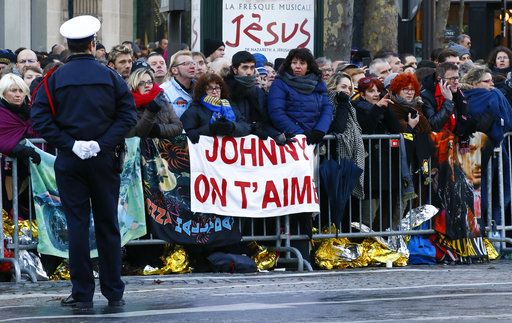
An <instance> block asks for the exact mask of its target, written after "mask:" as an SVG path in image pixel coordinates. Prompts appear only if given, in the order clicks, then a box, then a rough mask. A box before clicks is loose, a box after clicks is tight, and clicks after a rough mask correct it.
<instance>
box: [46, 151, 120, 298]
mask: <svg viewBox="0 0 512 323" xmlns="http://www.w3.org/2000/svg"><path fill="white" fill-rule="evenodd" d="M55 176H56V180H57V187H58V189H59V194H60V197H61V201H62V205H63V208H64V212H65V214H66V220H67V225H68V240H69V267H70V275H71V282H72V283H73V290H72V293H71V294H72V295H73V297H74V298H75V299H76V300H79V301H84V302H85V301H91V300H92V297H93V295H94V277H93V273H92V263H91V258H90V256H89V222H90V213H91V206H92V211H93V218H94V228H95V234H96V243H97V247H98V255H99V267H100V286H101V293H102V294H103V295H104V296H105V297H106V298H107V299H108V300H119V299H121V297H122V295H123V292H124V283H123V281H122V280H121V238H120V234H119V224H118V221H117V199H118V197H119V184H120V176H119V173H117V172H116V171H115V169H114V156H113V154H111V153H103V152H100V153H99V154H98V156H97V157H93V158H90V159H86V160H81V159H80V158H78V157H77V156H76V155H75V154H74V153H73V152H71V151H69V152H66V151H64V152H59V154H58V156H57V159H56V161H55Z"/></svg>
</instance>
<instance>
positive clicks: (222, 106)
mask: <svg viewBox="0 0 512 323" xmlns="http://www.w3.org/2000/svg"><path fill="white" fill-rule="evenodd" d="M201 104H202V105H203V106H204V107H205V108H207V109H208V110H210V111H212V112H213V114H212V117H211V119H210V123H214V122H215V120H217V119H219V118H220V117H225V118H226V119H227V120H229V121H233V122H234V121H236V116H235V113H234V112H233V109H232V108H231V104H229V101H228V100H225V99H217V98H214V97H213V96H209V95H205V96H203V97H202V98H201Z"/></svg>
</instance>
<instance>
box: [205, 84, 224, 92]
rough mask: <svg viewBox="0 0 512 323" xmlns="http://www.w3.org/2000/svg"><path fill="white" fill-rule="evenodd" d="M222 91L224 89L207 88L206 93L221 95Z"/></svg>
mask: <svg viewBox="0 0 512 323" xmlns="http://www.w3.org/2000/svg"><path fill="white" fill-rule="evenodd" d="M221 90H222V87H220V86H219V87H207V88H206V93H213V92H217V93H219V92H220V91H221Z"/></svg>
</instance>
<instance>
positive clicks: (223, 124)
mask: <svg viewBox="0 0 512 323" xmlns="http://www.w3.org/2000/svg"><path fill="white" fill-rule="evenodd" d="M210 130H211V131H212V132H213V134H214V135H216V136H231V135H232V134H233V131H234V130H235V124H234V123H233V122H231V121H229V120H227V119H226V118H224V117H221V118H219V119H217V120H216V121H215V122H214V123H211V124H210Z"/></svg>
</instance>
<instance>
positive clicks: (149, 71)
mask: <svg viewBox="0 0 512 323" xmlns="http://www.w3.org/2000/svg"><path fill="white" fill-rule="evenodd" d="M152 45H155V44H152ZM182 48H183V49H182V50H180V51H178V52H176V53H168V51H167V40H165V39H162V40H161V41H160V42H158V46H146V44H143V43H142V42H141V41H140V40H137V41H135V42H132V41H125V42H123V43H122V44H119V45H116V46H113V47H112V48H111V49H110V50H109V51H108V52H107V51H106V48H105V47H104V46H103V45H102V44H101V43H99V42H96V41H94V47H93V48H92V50H91V54H92V55H94V59H95V60H96V61H97V62H98V63H100V64H103V65H106V66H107V67H109V68H110V69H111V70H112V71H114V72H116V73H117V74H118V75H119V76H120V77H121V78H122V79H124V81H126V84H127V86H128V88H129V90H130V91H131V93H130V94H129V98H127V99H129V100H133V101H134V102H135V104H134V107H135V111H134V112H136V116H137V121H136V124H135V125H134V126H133V127H131V129H130V130H129V131H128V133H127V135H126V136H127V137H131V136H139V137H141V138H161V139H166V138H167V139H168V138H173V137H175V136H178V135H181V134H185V135H186V136H187V137H188V138H189V139H190V142H192V143H197V142H198V141H199V140H200V136H234V137H241V136H246V135H249V134H254V135H256V136H258V137H259V138H260V139H262V140H265V139H268V138H271V139H273V140H275V142H276V143H277V144H278V145H286V144H287V143H289V142H290V141H292V140H294V139H293V138H294V137H295V136H296V135H299V134H303V135H305V136H306V139H307V143H308V144H312V145H322V144H323V142H324V140H323V138H324V136H325V135H326V134H335V135H336V136H337V144H338V149H336V151H335V152H334V154H336V156H335V157H336V158H337V157H339V158H348V159H351V160H353V161H354V163H355V164H356V165H358V166H359V167H360V168H362V169H364V170H365V172H364V176H362V177H361V180H360V181H359V182H358V185H356V187H355V188H354V192H353V193H354V196H356V197H357V198H359V199H363V203H362V214H363V223H365V224H368V225H370V224H371V223H372V222H374V221H375V220H374V219H375V217H376V215H377V214H378V211H379V208H382V210H384V211H386V210H389V209H393V208H394V207H393V208H390V207H389V205H388V204H389V203H393V205H394V206H396V205H397V204H399V203H401V201H399V197H398V195H397V194H392V196H393V198H392V199H388V198H383V199H382V201H379V200H378V197H377V196H378V195H379V194H378V193H377V192H379V191H380V192H382V191H386V190H388V191H389V190H390V188H391V190H392V191H395V189H396V188H397V187H398V185H399V183H398V181H397V180H395V179H396V178H398V174H397V172H398V167H395V166H396V165H398V163H399V160H398V156H395V155H393V154H392V157H391V158H390V159H389V160H388V158H379V157H381V156H388V152H389V150H390V149H391V148H390V146H389V145H386V144H384V145H381V146H375V145H372V146H368V145H365V142H364V141H363V140H362V137H361V136H362V135H366V134H399V133H411V134H414V135H418V137H417V138H418V142H420V143H425V142H428V139H421V138H422V136H421V135H426V136H428V135H429V134H430V133H431V132H433V131H434V132H439V131H443V130H447V131H450V132H452V133H454V134H456V135H457V136H460V137H462V138H465V137H468V136H471V134H472V133H474V132H477V131H479V132H483V133H485V134H487V135H488V137H489V140H491V141H492V143H493V146H497V145H499V144H500V143H501V141H502V140H503V138H504V134H505V133H506V132H508V131H511V130H512V107H511V105H512V73H511V72H512V66H511V63H510V60H511V59H512V51H511V50H510V49H508V48H506V47H498V48H496V49H494V50H493V51H492V52H491V53H490V55H489V58H488V60H487V61H483V60H476V59H475V58H474V57H473V56H472V51H471V39H470V37H469V36H468V35H460V36H459V37H458V39H457V41H456V42H450V43H449V44H447V46H446V48H439V49H435V50H434V51H433V52H432V55H431V57H430V59H423V60H421V61H419V62H418V60H417V58H416V57H415V56H414V55H411V54H407V53H401V54H397V53H395V52H393V51H389V50H385V49H383V50H380V51H378V52H377V53H375V54H374V55H373V57H371V58H370V55H369V53H368V52H366V51H364V50H357V49H354V50H353V52H352V58H351V60H350V61H343V60H337V59H336V57H332V58H327V57H319V58H315V57H314V56H313V54H312V52H311V51H310V50H309V49H307V48H296V49H292V50H290V52H289V53H288V55H287V57H283V58H280V59H276V60H275V61H274V62H270V61H268V60H267V58H266V57H265V56H264V55H263V54H260V53H250V52H247V51H239V52H237V53H236V54H234V55H233V57H232V58H231V60H228V59H226V58H225V57H224V49H225V45H224V43H223V42H222V41H220V40H215V39H205V40H204V44H203V52H194V51H190V50H189V48H188V46H187V45H186V44H183V45H182ZM72 52H73V50H71V51H70V49H66V47H65V46H64V45H61V44H55V45H54V46H53V47H52V48H51V51H50V52H49V53H43V52H36V51H33V50H30V49H27V48H19V49H16V50H14V51H11V50H9V49H4V50H1V51H0V75H1V80H0V132H1V130H2V129H9V135H8V137H7V136H4V135H2V138H4V137H5V138H6V140H4V139H2V140H0V152H1V153H3V154H5V155H8V156H13V157H17V158H19V159H20V160H27V159H28V158H31V160H32V161H33V162H35V163H38V162H39V160H40V158H39V156H38V154H37V153H36V152H35V151H34V149H33V148H30V147H27V146H24V145H22V144H20V141H21V140H22V139H24V138H31V137H35V136H37V134H36V132H35V131H34V130H33V129H32V127H31V113H30V104H31V99H32V97H33V96H34V92H37V91H44V86H40V85H42V84H44V82H45V76H47V75H48V73H51V72H53V71H54V70H55V69H57V70H58V69H59V68H61V67H62V66H63V65H64V64H69V62H73V59H76V57H75V56H74V55H70V54H72ZM171 54H172V55H171ZM363 62H365V63H368V62H369V63H368V64H367V66H366V65H363ZM74 77H75V78H76V79H78V80H80V78H81V75H75V76H74ZM105 77H107V75H105ZM108 77H110V76H108ZM80 81H81V80H80ZM95 82H103V81H102V80H101V79H100V78H98V76H96V79H95ZM54 83H55V82H54ZM52 86H62V85H59V84H52ZM76 95H81V94H79V93H76ZM90 95H96V94H95V93H94V92H91V93H90ZM59 99H64V98H62V97H61V98H59ZM69 113H70V115H61V118H74V117H76V116H74V115H73V114H72V113H73V112H69ZM80 113H82V112H80ZM98 113H100V112H99V111H98ZM33 116H34V114H33ZM35 117H36V120H33V121H35V122H36V123H37V125H38V127H39V129H45V126H46V125H45V124H44V120H41V119H40V118H39V115H35ZM57 120H58V119H57ZM98 129H101V127H98ZM71 130H72V129H71ZM101 135H102V134H97V137H100V136H101ZM66 140H67V138H64V137H63V138H54V142H57V143H58V148H60V149H69V150H71V149H73V150H74V149H75V148H77V149H81V151H86V152H87V151H89V152H91V151H92V152H91V153H93V151H94V147H93V146H81V147H74V146H73V145H72V141H69V140H68V141H67V142H66ZM91 140H96V139H91ZM98 144H99V146H100V147H99V148H101V149H102V150H103V149H107V145H108V144H107V143H106V142H102V141H98ZM70 145H71V146H70ZM84 145H85V144H84ZM72 146H73V147H72ZM427 146H428V145H427ZM84 147H85V148H84ZM87 147H89V148H87ZM110 148H112V147H110ZM87 149H89V150H87ZM414 149H418V150H420V152H419V153H417V154H415V156H421V158H413V157H411V156H409V155H408V160H407V163H408V166H409V168H410V170H411V171H412V172H414V171H416V170H417V169H419V168H420V167H421V160H422V159H424V158H428V157H430V156H429V155H430V154H431V153H432V152H431V151H430V150H429V149H423V150H421V149H420V148H419V147H418V145H417V146H416V147H415V148H414ZM490 154H491V153H490V152H487V154H486V155H485V154H484V155H485V156H483V157H482V165H473V167H477V168H478V169H479V170H480V169H482V170H484V169H485V167H486V166H485V162H486V160H488V159H489V157H490ZM368 156H370V157H368ZM395 157H396V158H395ZM389 162H391V163H392V164H391V165H389ZM395 163H396V164H395ZM369 170H371V176H369V174H370V171H369ZM415 185H416V186H417V185H419V184H418V183H415ZM372 192H373V193H372ZM507 201H510V196H508V197H507ZM387 216H389V217H392V218H393V221H392V223H394V224H397V223H398V220H399V217H400V216H401V215H400V214H397V213H396V212H393V214H388V215H387ZM295 217H296V220H297V221H299V222H300V223H301V224H303V226H302V227H303V228H308V227H309V228H310V227H311V216H304V215H303V214H300V215H295ZM496 219H497V215H496ZM388 223H389V221H388ZM374 227H376V226H375V225H374ZM381 229H384V228H381ZM292 233H293V232H292ZM306 233H307V232H306ZM304 255H305V256H306V258H307V255H308V253H307V252H306V253H305V254H304Z"/></svg>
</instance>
